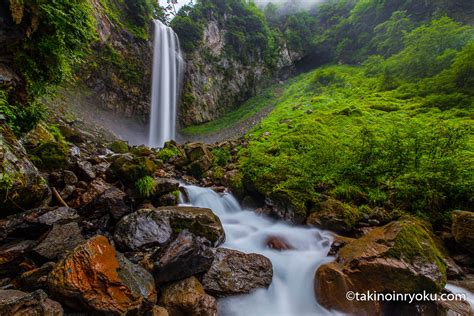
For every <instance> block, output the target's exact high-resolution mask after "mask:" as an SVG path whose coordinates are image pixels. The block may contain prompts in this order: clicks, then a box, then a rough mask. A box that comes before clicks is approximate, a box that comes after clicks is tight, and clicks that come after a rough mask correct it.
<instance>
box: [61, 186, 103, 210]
mask: <svg viewBox="0 0 474 316" xmlns="http://www.w3.org/2000/svg"><path fill="white" fill-rule="evenodd" d="M109 188H110V184H107V183H106V182H105V181H104V180H102V179H95V180H94V181H92V182H91V183H90V184H89V186H88V187H87V190H86V191H85V192H81V194H80V195H78V196H77V197H76V198H74V199H73V200H72V201H69V202H68V205H69V206H70V207H73V208H77V209H78V208H81V207H84V206H86V205H87V204H89V203H91V202H92V201H94V200H95V199H96V198H97V197H98V196H99V195H101V194H102V193H104V192H105V190H107V189H109Z"/></svg>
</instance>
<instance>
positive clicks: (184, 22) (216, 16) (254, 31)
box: [171, 0, 276, 66]
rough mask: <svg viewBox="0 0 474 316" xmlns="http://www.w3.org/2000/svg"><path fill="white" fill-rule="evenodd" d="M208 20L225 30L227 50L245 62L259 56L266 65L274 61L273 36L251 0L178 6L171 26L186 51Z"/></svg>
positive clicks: (211, 0) (195, 42)
mask: <svg viewBox="0 0 474 316" xmlns="http://www.w3.org/2000/svg"><path fill="white" fill-rule="evenodd" d="M209 20H216V21H217V22H218V23H219V27H220V28H221V29H225V30H226V35H225V50H226V52H227V54H229V55H230V56H233V57H234V58H238V59H239V60H241V61H242V62H243V63H244V64H246V65H250V64H252V63H255V62H256V61H257V60H259V59H263V60H265V63H266V64H268V65H269V66H273V65H274V63H275V58H276V44H275V39H274V37H273V33H272V32H271V30H270V28H269V27H268V24H267V21H266V19H265V16H264V15H263V13H262V12H261V11H260V9H258V7H257V6H256V5H255V4H254V3H253V1H250V2H247V1H245V0H201V1H199V2H198V3H196V4H195V5H194V6H193V7H189V6H186V7H184V8H183V9H181V10H180V11H179V12H178V15H177V16H176V17H175V18H174V20H173V21H172V22H171V26H172V27H173V28H174V30H175V31H176V32H177V34H178V35H179V38H180V41H181V44H182V46H183V48H184V50H185V51H186V52H192V51H194V50H195V48H196V47H197V45H198V44H199V42H200V41H201V40H202V34H203V29H204V25H205V24H206V23H207V22H208V21H209Z"/></svg>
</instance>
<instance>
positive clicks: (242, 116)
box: [181, 85, 282, 135]
mask: <svg viewBox="0 0 474 316" xmlns="http://www.w3.org/2000/svg"><path fill="white" fill-rule="evenodd" d="M281 89H282V86H281V85H276V86H272V87H271V88H268V89H266V90H265V91H263V92H262V93H261V94H260V95H258V96H256V97H253V98H252V99H250V100H248V101H246V102H245V103H243V104H242V105H241V106H240V107H239V108H237V109H236V110H234V111H229V112H227V113H226V114H224V115H223V116H222V117H220V118H218V119H215V120H213V121H211V122H208V123H204V124H200V125H194V126H189V127H186V128H184V129H182V130H181V132H182V133H183V134H185V135H206V134H213V133H216V132H219V131H220V130H223V129H227V128H231V127H232V126H235V125H236V124H238V123H240V122H243V121H245V120H246V119H248V118H250V117H252V116H253V115H255V114H257V113H258V112H260V111H261V110H263V109H264V108H266V107H267V106H271V105H273V104H274V103H275V102H276V100H277V99H278V97H279V94H280V91H281Z"/></svg>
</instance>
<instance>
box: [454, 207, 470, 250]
mask: <svg viewBox="0 0 474 316" xmlns="http://www.w3.org/2000/svg"><path fill="white" fill-rule="evenodd" d="M452 219H453V224H452V232H453V236H454V239H455V240H456V242H457V243H458V244H459V245H460V246H461V247H463V248H464V249H466V250H467V251H469V252H471V253H472V254H474V212H466V211H454V212H453V213H452Z"/></svg>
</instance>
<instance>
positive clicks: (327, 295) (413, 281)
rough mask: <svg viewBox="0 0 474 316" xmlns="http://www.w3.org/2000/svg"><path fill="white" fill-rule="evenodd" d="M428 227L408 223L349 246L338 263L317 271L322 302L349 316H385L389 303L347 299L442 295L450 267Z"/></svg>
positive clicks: (374, 232) (381, 229) (388, 227)
mask: <svg viewBox="0 0 474 316" xmlns="http://www.w3.org/2000/svg"><path fill="white" fill-rule="evenodd" d="M426 225H427V224H425V223H423V222H419V221H418V220H416V219H413V218H407V219H402V220H400V221H396V222H392V223H390V224H388V225H386V226H383V227H379V228H375V229H373V230H372V231H371V232H369V233H368V234H367V235H365V236H363V237H361V238H360V239H357V240H354V241H352V242H351V243H349V244H347V245H346V246H345V247H343V248H342V249H341V250H340V251H339V253H338V256H337V258H336V261H335V262H332V263H327V264H324V265H322V266H320V267H319V269H318V270H317V272H316V277H315V293H316V296H317V299H318V301H319V302H320V303H321V304H322V305H323V306H325V307H326V308H328V309H335V310H339V311H342V312H344V313H348V314H357V315H380V314H381V311H382V309H383V308H384V305H383V303H381V302H362V301H349V300H348V299H347V298H346V293H347V292H348V291H353V292H357V293H366V292H367V291H376V292H378V293H383V292H385V293H392V292H396V293H422V292H423V291H426V292H429V293H437V292H440V291H441V290H442V289H443V288H444V285H445V283H446V264H445V262H444V258H443V256H442V254H441V251H440V250H439V249H438V247H437V242H436V241H435V238H434V237H433V236H432V234H431V233H430V230H429V228H428V227H427V226H426Z"/></svg>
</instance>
